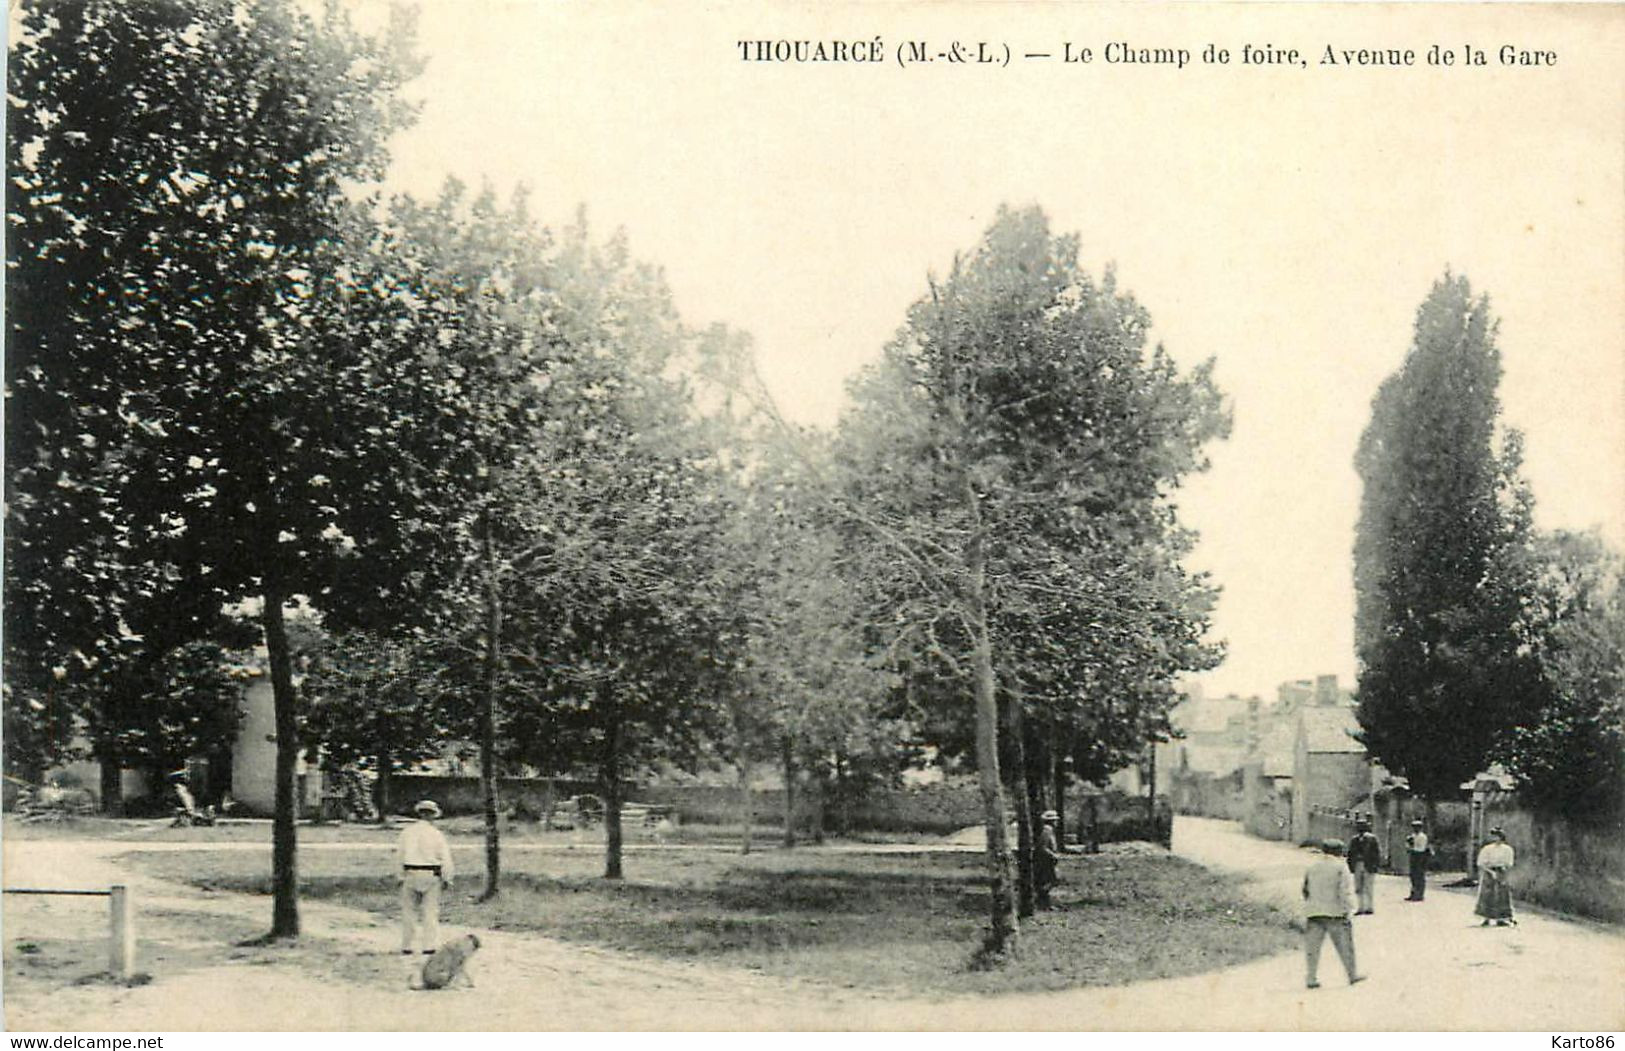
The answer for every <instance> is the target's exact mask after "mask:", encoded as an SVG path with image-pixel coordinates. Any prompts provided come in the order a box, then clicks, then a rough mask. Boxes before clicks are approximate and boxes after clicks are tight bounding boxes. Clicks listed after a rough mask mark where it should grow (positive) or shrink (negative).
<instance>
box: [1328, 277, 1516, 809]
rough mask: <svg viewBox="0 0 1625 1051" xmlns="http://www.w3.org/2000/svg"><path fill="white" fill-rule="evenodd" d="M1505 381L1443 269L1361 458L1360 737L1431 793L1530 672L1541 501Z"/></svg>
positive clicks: (1500, 721) (1488, 336) (1476, 746)
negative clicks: (1525, 468) (1531, 590)
mask: <svg viewBox="0 0 1625 1051" xmlns="http://www.w3.org/2000/svg"><path fill="white" fill-rule="evenodd" d="M1500 379H1501V355H1500V351H1499V349H1498V348H1497V346H1496V323H1495V321H1494V319H1493V318H1492V317H1491V314H1490V307H1489V301H1488V299H1487V298H1486V297H1484V296H1475V295H1474V294H1473V291H1472V289H1471V287H1470V286H1469V284H1468V282H1467V280H1466V278H1464V277H1459V276H1455V275H1451V274H1446V275H1445V276H1444V277H1443V278H1441V279H1440V280H1439V281H1438V282H1436V283H1435V284H1434V286H1433V289H1432V291H1431V292H1430V293H1429V294H1428V297H1427V299H1426V300H1425V301H1424V302H1423V303H1422V306H1421V308H1420V309H1419V310H1418V311H1417V313H1416V324H1415V334H1414V338H1413V342H1412V344H1411V349H1410V352H1409V353H1408V354H1407V355H1406V357H1405V361H1404V363H1403V365H1401V366H1400V369H1399V371H1397V372H1395V373H1394V374H1393V375H1391V376H1389V377H1388V379H1387V380H1385V381H1384V382H1383V384H1382V386H1381V387H1380V388H1379V389H1378V391H1377V395H1376V397H1375V399H1374V400H1373V402H1372V407H1371V422H1370V423H1369V424H1368V425H1367V427H1366V430H1365V434H1364V435H1363V436H1362V438H1361V440H1360V446H1359V451H1358V453H1357V454H1356V457H1355V467H1356V469H1357V470H1358V472H1359V475H1360V480H1361V482H1362V484H1363V486H1364V491H1363V495H1362V498H1361V504H1360V518H1359V523H1358V526H1357V529H1356V534H1355V547H1354V581H1355V594H1356V609H1355V644H1356V647H1357V651H1358V659H1359V719H1360V725H1361V727H1362V735H1361V736H1362V739H1363V740H1364V742H1365V745H1366V747H1367V748H1368V749H1370V751H1371V754H1372V755H1373V756H1375V757H1376V758H1377V760H1378V761H1380V762H1381V763H1383V764H1384V765H1385V766H1387V767H1388V768H1389V769H1391V770H1393V771H1394V772H1396V773H1400V774H1403V775H1404V776H1405V777H1406V778H1407V779H1408V780H1409V782H1410V784H1411V787H1412V789H1413V790H1414V791H1416V792H1417V793H1418V794H1420V795H1421V796H1423V797H1424V798H1427V799H1429V800H1437V799H1441V798H1446V797H1448V796H1449V795H1450V794H1452V793H1454V792H1455V791H1456V790H1457V787H1458V786H1459V785H1460V784H1461V783H1462V782H1463V781H1464V780H1466V779H1467V778H1469V777H1471V776H1472V775H1473V774H1474V773H1476V772H1477V771H1479V770H1480V769H1482V767H1483V764H1484V763H1485V760H1486V757H1487V756H1488V755H1489V753H1490V750H1491V746H1492V744H1493V742H1494V741H1495V740H1496V738H1497V737H1498V736H1499V735H1500V734H1502V733H1503V732H1504V730H1505V729H1506V728H1507V726H1508V725H1509V724H1510V722H1511V721H1512V720H1513V718H1514V717H1515V713H1516V702H1517V698H1518V697H1519V695H1520V694H1521V693H1522V692H1524V691H1525V690H1526V689H1527V688H1528V686H1529V684H1530V682H1531V674H1532V670H1533V669H1532V664H1531V661H1530V658H1529V657H1528V655H1527V654H1526V653H1520V635H1519V629H1518V624H1519V615H1520V605H1521V602H1522V598H1523V596H1524V594H1525V592H1526V591H1527V581H1526V577H1527V570H1526V569H1525V568H1523V567H1526V566H1527V559H1523V558H1521V557H1519V553H1520V552H1521V550H1522V548H1523V547H1524V545H1526V544H1527V542H1528V536H1529V529H1530V510H1531V498H1530V495H1529V492H1528V490H1527V487H1526V486H1525V485H1524V484H1523V482H1522V481H1521V480H1520V477H1519V473H1518V468H1519V461H1520V450H1521V442H1520V440H1519V438H1518V436H1517V434H1516V432H1510V433H1508V434H1507V435H1505V436H1504V437H1503V436H1499V435H1498V434H1497V421H1498V418H1499V416H1500V411H1501V406H1500V400H1499V398H1498V396H1497V394H1496V388H1497V385H1498V384H1499V383H1500Z"/></svg>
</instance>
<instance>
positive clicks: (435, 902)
mask: <svg viewBox="0 0 1625 1051" xmlns="http://www.w3.org/2000/svg"><path fill="white" fill-rule="evenodd" d="M412 810H413V812H414V813H416V814H417V816H418V820H416V821H414V822H412V823H411V824H410V825H407V826H406V827H405V828H403V829H401V838H400V840H399V842H398V844H397V846H396V856H397V860H398V861H399V863H400V867H401V959H402V961H403V962H405V964H406V969H407V984H408V985H411V986H413V987H416V986H418V985H420V984H421V982H422V973H423V972H422V968H421V965H420V964H419V962H418V961H417V960H415V959H414V958H413V953H414V952H415V951H416V950H417V949H418V947H419V946H421V947H422V951H423V956H424V962H427V960H428V957H430V956H432V955H434V951H435V948H436V946H438V945H439V944H440V892H441V891H442V890H444V889H446V888H447V887H450V886H451V881H452V879H453V878H454V877H455V876H456V869H455V868H454V867H453V866H452V861H451V847H450V846H449V845H447V843H446V837H445V836H444V835H442V834H441V832H440V830H439V829H438V828H435V827H434V819H435V818H437V817H439V816H440V806H439V804H437V803H436V802H435V801H434V800H432V799H425V800H422V801H421V802H419V803H418V804H417V806H415V807H413V808H412Z"/></svg>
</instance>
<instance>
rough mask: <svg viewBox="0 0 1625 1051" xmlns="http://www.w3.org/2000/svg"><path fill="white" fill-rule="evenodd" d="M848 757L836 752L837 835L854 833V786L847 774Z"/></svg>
mask: <svg viewBox="0 0 1625 1051" xmlns="http://www.w3.org/2000/svg"><path fill="white" fill-rule="evenodd" d="M846 767H847V759H846V756H845V755H843V754H842V753H840V752H837V753H835V822H836V825H835V831H836V835H840V836H850V835H851V834H852V786H851V784H849V783H848V779H847V776H846Z"/></svg>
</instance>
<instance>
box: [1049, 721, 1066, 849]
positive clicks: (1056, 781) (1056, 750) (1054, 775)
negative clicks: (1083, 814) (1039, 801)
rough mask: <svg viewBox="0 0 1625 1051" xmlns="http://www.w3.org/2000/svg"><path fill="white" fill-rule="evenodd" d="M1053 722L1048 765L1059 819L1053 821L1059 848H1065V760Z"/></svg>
mask: <svg viewBox="0 0 1625 1051" xmlns="http://www.w3.org/2000/svg"><path fill="white" fill-rule="evenodd" d="M1055 737H1056V734H1055V727H1054V724H1051V726H1050V741H1049V765H1050V781H1051V783H1052V784H1053V785H1054V786H1055V787H1054V792H1055V813H1057V814H1058V815H1060V820H1058V821H1056V822H1055V829H1056V834H1057V835H1058V836H1059V837H1060V845H1061V849H1062V850H1065V849H1066V761H1065V759H1064V757H1063V756H1062V755H1061V749H1060V747H1059V746H1058V743H1057V742H1056V739H1055Z"/></svg>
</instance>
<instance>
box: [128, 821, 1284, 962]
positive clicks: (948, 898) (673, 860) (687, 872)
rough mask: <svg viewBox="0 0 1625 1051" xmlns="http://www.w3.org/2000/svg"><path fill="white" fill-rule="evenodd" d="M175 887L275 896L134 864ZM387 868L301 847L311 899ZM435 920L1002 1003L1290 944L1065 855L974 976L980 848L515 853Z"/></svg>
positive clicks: (1125, 864)
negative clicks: (1003, 945) (619, 864)
mask: <svg viewBox="0 0 1625 1051" xmlns="http://www.w3.org/2000/svg"><path fill="white" fill-rule="evenodd" d="M135 857H136V859H137V860H138V861H139V863H140V864H142V865H143V866H145V867H147V868H148V869H150V870H153V871H156V872H159V873H161V874H163V875H166V876H169V877H171V878H174V879H178V880H183V881H187V882H191V883H193V884H196V885H199V886H207V887H210V888H213V889H217V890H232V891H245V892H249V893H257V894H265V893H268V892H269V882H270V881H269V873H268V871H267V867H266V864H265V859H264V858H263V857H257V856H254V855H247V856H245V855H243V854H242V853H241V852H220V853H217V854H216V853H209V854H198V853H187V854H185V855H165V854H161V853H152V854H138V855H135ZM392 860H393V859H391V858H389V857H387V856H383V857H381V856H380V855H379V853H378V852H364V851H348V850H324V851H311V852H307V853H306V854H304V855H303V856H302V857H301V859H300V869H301V880H302V882H303V885H304V893H305V894H306V895H308V896H309V897H311V898H313V899H325V900H331V901H338V902H341V903H343V904H347V905H352V906H356V907H359V908H364V909H369V910H372V911H373V912H376V913H378V914H380V915H385V916H391V917H392V916H393V915H394V914H395V912H396V910H397V909H398V907H399V906H398V902H397V897H396V883H395V878H394V874H393V873H392V872H391V871H390V866H391V864H392ZM457 860H458V862H459V864H460V865H461V866H462V867H463V868H462V871H464V872H465V873H468V875H465V876H464V877H463V878H462V880H461V881H460V882H459V884H458V887H457V889H456V892H455V893H453V894H451V895H448V898H447V900H446V902H445V906H444V909H443V918H444V919H445V920H446V921H447V922H450V923H455V924H466V925H469V926H473V927H483V928H490V929H498V930H501V929H507V930H519V931H536V932H539V933H542V934H546V935H548V936H551V937H555V938H561V939H564V940H568V941H575V942H579V943H583V944H590V945H596V946H602V947H607V948H613V949H621V950H627V951H631V952H638V953H646V954H650V955H654V956H660V957H666V958H678V959H689V960H704V961H711V962H715V963H720V964H724V965H727V966H734V967H743V968H749V969H752V970H756V971H760V972H763V973H767V974H773V975H779V976H784V977H793V978H803V979H813V980H818V981H825V982H830V983H833V984H837V985H844V986H855V987H858V988H865V989H877V990H890V989H897V990H904V991H909V992H915V993H919V992H924V993H941V994H948V993H966V992H974V993H999V992H1009V991H1021V990H1040V989H1061V988H1068V987H1072V986H1078V985H1115V984H1121V983H1124V982H1131V981H1139V980H1142V979H1148V978H1161V977H1169V976H1173V975H1181V974H1191V973H1196V972H1201V971H1207V970H1212V969H1215V968H1219V967H1225V966H1230V965H1233V964H1237V963H1241V962H1243V961H1246V960H1249V959H1253V958H1255V957H1257V956H1260V955H1264V954H1268V953H1274V952H1278V951H1282V950H1285V949H1289V948H1291V947H1293V946H1294V945H1295V944H1296V942H1295V939H1294V937H1293V936H1292V934H1291V932H1290V931H1289V930H1288V928H1287V925H1286V922H1285V920H1284V918H1283V917H1282V916H1281V915H1280V914H1278V913H1276V912H1274V911H1273V910H1271V909H1269V908H1267V907H1264V906H1260V905H1256V904H1252V903H1249V902H1248V901H1246V900H1245V899H1244V898H1242V897H1241V895H1240V894H1239V893H1237V892H1236V890H1235V888H1234V887H1233V885H1232V884H1231V883H1230V882H1229V881H1228V880H1227V879H1226V878H1223V877H1220V876H1216V875H1214V874H1212V873H1209V872H1208V871H1206V870H1205V869H1202V868H1200V867H1198V866H1195V865H1191V864H1189V863H1187V862H1184V861H1181V860H1179V859H1177V858H1173V857H1169V856H1167V855H1162V854H1160V853H1157V854H1127V853H1124V854H1113V853H1107V854H1100V855H1091V856H1087V857H1081V856H1079V857H1069V858H1068V859H1066V861H1064V862H1063V866H1062V878H1063V880H1064V882H1063V884H1062V886H1061V887H1060V889H1059V891H1058V893H1057V895H1056V900H1057V906H1058V907H1057V908H1056V909H1055V910H1054V911H1051V912H1048V913H1044V914H1041V915H1040V916H1039V917H1037V918H1036V919H1034V920H1032V921H1030V922H1027V923H1024V924H1023V927H1022V947H1021V951H1020V954H1019V956H1018V957H1017V958H1016V959H1015V960H1014V961H1012V962H1011V963H1010V964H1009V965H1008V966H1006V967H1004V968H1001V969H999V970H996V971H991V972H987V971H980V972H979V971H973V970H972V969H971V967H970V960H971V953H972V951H973V950H974V948H975V947H976V945H977V944H978V942H979V940H980V937H981V932H982V929H983V927H984V925H985V913H986V904H987V897H986V893H987V892H986V889H985V883H984V879H983V869H982V859H981V857H980V855H977V854H969V853H921V854H897V853H893V854H857V853H844V852H842V853H836V852H829V851H816V850H797V851H780V850H773V851H764V852H761V853H757V854H752V855H750V856H748V857H744V856H740V855H738V854H733V853H726V852H722V851H709V850H681V851H676V850H674V851H639V852H635V853H633V854H630V855H629V856H628V858H627V871H628V874H629V877H630V878H628V879H626V880H623V881H619V882H611V881H606V880H603V879H601V878H600V873H601V870H602V864H603V859H602V856H601V854H600V853H599V852H598V851H596V850H580V851H568V852H565V851H559V852H535V851H531V852H523V851H515V852H511V853H508V854H506V855H505V856H504V858H503V865H504V868H505V870H506V871H505V884H504V889H503V892H502V895H501V896H500V897H499V898H497V899H496V900H495V901H492V902H487V903H475V902H473V901H471V900H470V898H471V896H472V895H473V894H474V893H476V892H477V891H478V890H479V887H480V883H481V881H482V878H483V877H482V869H481V865H480V860H479V856H478V853H477V852H476V851H475V850H472V849H464V848H458V850H457Z"/></svg>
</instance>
